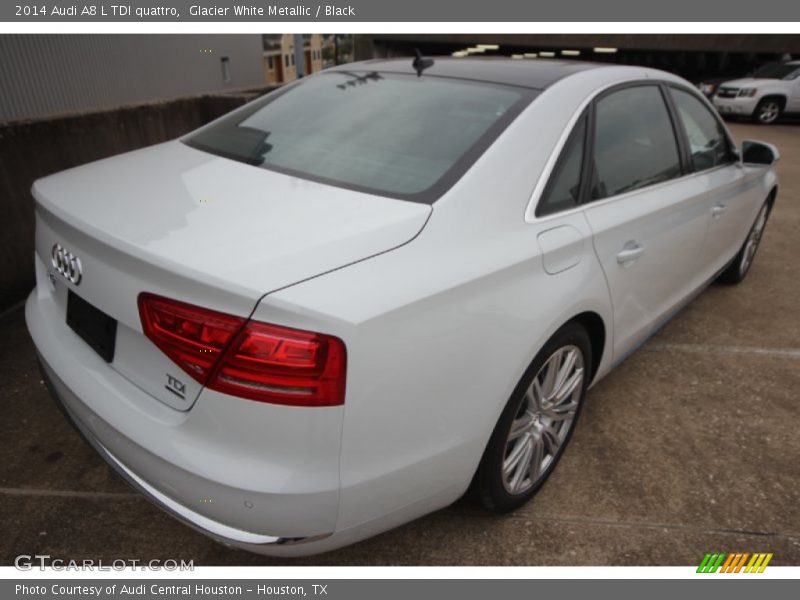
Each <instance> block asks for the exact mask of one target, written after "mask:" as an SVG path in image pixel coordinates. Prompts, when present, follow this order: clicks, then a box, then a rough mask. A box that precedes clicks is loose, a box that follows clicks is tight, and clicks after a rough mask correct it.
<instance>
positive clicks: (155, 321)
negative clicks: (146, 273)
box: [139, 294, 245, 384]
mask: <svg viewBox="0 0 800 600" xmlns="http://www.w3.org/2000/svg"><path fill="white" fill-rule="evenodd" d="M139 316H140V317H141V319H142V329H143V330H144V334H145V335H146V336H147V337H148V338H150V340H151V341H152V342H153V343H154V344H155V345H156V346H158V347H159V348H160V349H161V351H162V352H163V353H164V354H166V355H167V356H169V357H170V358H171V359H172V360H173V361H175V363H176V364H177V365H178V366H179V367H180V368H181V369H183V370H184V371H186V372H187V373H188V374H189V375H191V376H192V377H193V378H194V379H196V380H197V381H199V382H200V383H202V384H205V383H206V382H207V381H208V376H209V375H210V374H211V370H212V369H213V367H214V365H216V363H217V360H218V359H219V357H220V355H221V354H222V352H223V350H225V349H226V348H227V347H228V344H229V343H230V341H231V339H233V336H234V335H236V333H237V332H238V331H239V330H240V329H241V328H242V326H243V325H244V321H245V320H244V319H241V318H239V317H232V316H230V315H226V314H223V313H219V312H216V311H213V310H207V309H205V308H200V307H198V306H192V305H191V304H186V303H184V302H178V301H177V300H170V299H168V298H161V297H160V296H155V295H153V294H139Z"/></svg>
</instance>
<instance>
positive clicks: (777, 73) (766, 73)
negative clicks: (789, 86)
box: [752, 63, 800, 79]
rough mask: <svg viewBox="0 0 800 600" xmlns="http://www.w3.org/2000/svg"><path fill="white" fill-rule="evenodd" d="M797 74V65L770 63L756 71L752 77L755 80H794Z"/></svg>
mask: <svg viewBox="0 0 800 600" xmlns="http://www.w3.org/2000/svg"><path fill="white" fill-rule="evenodd" d="M798 72H800V67H799V66H798V65H787V64H782V63H770V64H767V65H764V66H763V67H759V68H758V69H756V70H755V72H754V73H753V75H752V76H753V77H755V78H756V79H784V78H786V79H794V78H795V77H797V74H798Z"/></svg>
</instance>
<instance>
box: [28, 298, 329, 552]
mask: <svg viewBox="0 0 800 600" xmlns="http://www.w3.org/2000/svg"><path fill="white" fill-rule="evenodd" d="M51 308H52V307H51V306H48V301H47V299H46V298H39V297H37V291H36V290H34V292H33V293H32V294H31V296H30V297H29V299H28V302H27V305H26V321H27V323H28V329H29V331H30V332H31V336H32V337H33V340H34V343H35V345H36V348H37V354H38V356H39V361H40V365H41V368H42V373H43V377H44V380H45V381H46V383H47V385H48V388H49V389H50V391H51V393H52V395H53V396H54V398H55V399H56V402H57V403H58V404H59V406H60V407H61V408H62V411H63V412H64V413H65V414H66V416H67V417H68V419H69V420H70V421H71V422H72V423H73V424H74V425H75V427H76V428H77V429H78V430H79V431H80V432H81V434H82V435H83V436H84V437H85V438H86V440H87V441H88V442H89V444H90V445H91V446H93V447H94V448H95V450H97V452H98V453H99V454H100V456H101V457H102V458H103V459H105V461H106V462H107V463H108V464H109V465H110V466H111V467H112V468H114V469H115V470H116V471H117V472H118V473H119V474H120V475H121V476H122V477H123V478H124V479H125V480H127V481H128V482H129V483H130V484H131V485H132V486H133V487H134V488H136V489H137V490H139V491H140V492H141V493H142V494H144V495H145V496H146V497H147V498H148V499H150V500H151V501H152V502H154V503H155V504H156V505H157V506H159V507H160V508H162V509H164V510H165V511H167V512H168V513H170V514H171V515H173V516H174V517H176V518H178V519H179V520H181V521H182V522H184V523H186V524H187V525H189V526H191V527H192V528H194V529H196V530H198V531H200V532H202V533H204V534H206V535H208V536H210V537H212V538H214V539H215V540H217V541H219V542H222V543H224V544H227V545H230V546H236V547H239V548H243V549H247V550H250V551H254V552H259V553H262V554H275V555H294V554H310V553H313V552H315V551H317V550H316V549H315V546H316V545H317V544H318V543H319V542H321V541H323V540H327V541H329V538H330V536H331V535H332V533H333V531H334V529H335V523H336V517H337V512H338V495H339V490H338V468H336V467H338V464H336V466H333V464H334V463H330V464H331V466H333V468H332V471H333V472H332V473H330V474H329V475H330V477H324V476H317V477H315V473H318V472H319V469H321V468H322V467H323V466H324V464H323V463H322V462H321V461H324V460H328V458H327V453H326V457H321V458H320V459H319V460H318V461H317V462H316V464H315V463H314V461H313V460H311V457H310V456H307V457H306V459H307V464H308V470H307V471H306V472H305V473H303V472H300V473H297V471H300V469H298V468H296V467H294V463H293V462H292V461H293V460H294V457H293V456H292V455H291V454H292V453H291V452H290V454H289V456H287V457H285V459H284V460H282V457H280V456H278V457H276V456H270V455H269V454H274V451H273V452H271V453H270V452H267V451H268V450H270V446H269V444H268V443H262V444H261V446H259V445H258V439H257V438H250V439H248V438H249V432H251V431H253V427H252V423H250V427H248V423H243V424H242V427H241V430H240V431H237V430H231V429H232V428H231V427H230V421H228V422H226V421H224V419H223V417H222V416H221V415H217V418H216V419H215V418H214V417H213V415H214V414H215V413H214V412H213V407H211V408H209V407H208V406H207V407H206V408H205V413H204V411H203V409H201V410H199V411H198V413H195V414H193V413H194V411H195V410H197V407H195V408H194V409H193V410H192V411H190V412H189V413H179V412H178V411H174V410H172V409H169V408H167V407H164V406H163V405H160V403H158V402H157V401H156V400H155V399H152V398H149V397H148V396H147V395H146V393H145V392H143V391H142V390H140V389H139V388H137V387H136V386H134V385H133V384H131V383H130V382H128V381H127V380H126V379H124V378H123V377H122V376H121V375H119V374H118V373H116V371H114V370H113V369H112V368H111V367H110V366H109V365H107V364H106V363H105V362H103V361H102V359H100V358H99V356H97V355H96V354H94V352H93V351H92V350H91V349H90V348H89V347H88V346H86V345H85V344H84V343H83V342H82V340H80V339H79V338H78V337H77V336H76V335H74V334H73V333H72V332H71V330H69V329H68V328H66V325H65V324H64V323H63V320H62V319H60V318H59V315H57V314H53V311H52V310H51ZM237 400H238V399H237ZM147 402H149V403H150V405H149V406H148V405H146V403H147ZM241 402H243V403H245V404H244V407H245V408H244V410H251V411H252V410H256V412H255V413H253V412H250V413H249V414H250V421H253V420H254V419H255V416H256V415H258V414H259V413H258V408H259V406H260V405H259V403H250V402H248V401H241ZM142 403H144V404H142ZM212 404H213V403H212ZM147 408H150V409H152V410H153V411H160V412H152V413H149V414H148V412H147V410H146V409H147ZM219 408H220V410H222V411H224V412H228V413H229V412H230V407H229V406H225V405H222V406H221V407H219ZM265 410H266V413H265V414H266V416H267V418H266V419H265V420H264V421H263V422H261V423H260V426H261V432H262V437H263V436H268V435H269V432H270V423H269V418H268V417H270V416H271V417H275V413H270V412H269V409H268V408H267V409H265ZM171 413H174V414H171ZM298 420H299V421H300V422H302V416H301V417H300V418H299V419H298ZM336 422H337V425H336V428H337V429H336V435H337V436H339V435H340V428H339V426H338V420H336ZM226 425H228V427H226ZM272 426H275V423H272ZM280 426H281V427H285V426H286V424H285V423H281V424H280ZM256 429H258V428H256ZM301 429H302V428H301ZM132 432H133V433H132ZM206 436H207V438H208V439H207V442H208V444H207V445H208V447H207V448H206V447H204V446H203V442H204V440H205V439H206ZM273 437H280V434H279V433H276V434H275V435H274V436H273ZM156 440H161V441H162V443H157V441H156ZM165 441H166V442H167V443H163V442H165ZM192 444H194V446H192ZM336 444H338V437H337V441H336ZM247 447H249V448H250V450H251V453H250V455H248V454H246V453H243V450H246V449H247ZM193 449H196V450H197V451H196V452H192V450H193ZM273 450H274V449H273ZM290 450H291V449H290ZM204 452H205V453H206V454H203V453H204ZM318 452H319V449H318V448H317V449H316V450H315V453H318ZM220 453H224V454H225V455H223V456H219V454H220ZM198 454H200V456H198ZM261 454H267V455H266V456H261ZM213 456H217V460H216V461H214V460H212V457H213ZM334 456H335V457H336V458H337V460H338V453H335V454H334ZM280 464H283V465H284V468H283V477H279V476H277V474H280V473H281V471H280V469H279V468H278V467H279V466H280ZM265 472H267V474H268V475H271V476H269V477H265V476H264V474H265ZM303 476H305V478H307V479H311V481H307V482H304V481H303V479H301V477H303ZM237 483H238V484H237Z"/></svg>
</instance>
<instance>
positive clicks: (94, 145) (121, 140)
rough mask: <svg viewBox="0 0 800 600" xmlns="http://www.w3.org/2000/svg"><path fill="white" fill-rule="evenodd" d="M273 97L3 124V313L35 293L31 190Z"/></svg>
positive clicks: (235, 96) (184, 101)
mask: <svg viewBox="0 0 800 600" xmlns="http://www.w3.org/2000/svg"><path fill="white" fill-rule="evenodd" d="M269 89H270V88H263V89H262V90H260V91H254V92H248V93H242V92H230V93H226V94H216V95H200V96H189V97H184V98H179V99H173V100H167V101H162V102H152V103H147V104H137V105H135V106H125V107H120V108H114V109H110V110H102V111H91V112H81V113H80V114H72V115H59V116H53V117H48V118H41V119H36V120H30V121H27V120H23V121H14V122H10V123H0V157H2V158H1V159H0V215H2V226H0V313H2V312H3V310H5V309H6V308H8V307H9V306H12V305H14V304H15V303H17V302H19V301H21V300H22V299H23V298H25V296H26V295H27V294H28V293H29V292H30V290H31V289H32V288H33V285H34V272H33V237H34V218H33V198H32V197H31V194H30V189H31V185H32V184H33V182H34V181H35V180H36V179H38V178H39V177H43V176H44V175H49V174H51V173H56V172H58V171H63V170H64V169H68V168H70V167H75V166H77V165H82V164H85V163H87V162H90V161H93V160H98V159H101V158H106V157H108V156H112V155H114V154H119V153H121V152H127V151H129V150H135V149H137V148H141V147H143V146H149V145H151V144H156V143H158V142H164V141H166V140H169V139H174V138H176V137H178V136H181V135H183V134H185V133H188V132H189V131H191V130H193V129H196V128H197V127H200V126H201V125H204V124H205V123H208V122H209V121H211V120H212V119H215V118H217V117H219V116H221V115H223V114H225V113H227V112H228V111H230V110H233V109H234V108H237V107H239V106H241V105H243V104H244V103H245V102H248V101H250V100H253V99H254V98H256V97H257V96H258V95H259V94H260V93H264V92H266V91H269Z"/></svg>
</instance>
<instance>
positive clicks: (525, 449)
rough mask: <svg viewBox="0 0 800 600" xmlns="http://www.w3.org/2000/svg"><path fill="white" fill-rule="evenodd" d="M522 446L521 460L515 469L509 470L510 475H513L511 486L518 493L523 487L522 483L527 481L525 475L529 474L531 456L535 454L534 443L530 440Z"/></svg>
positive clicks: (516, 463)
mask: <svg viewBox="0 0 800 600" xmlns="http://www.w3.org/2000/svg"><path fill="white" fill-rule="evenodd" d="M520 445H521V446H522V450H521V451H520V453H519V458H518V459H517V460H516V462H515V464H514V467H513V469H510V470H509V474H511V473H513V476H512V477H511V481H510V482H509V485H510V487H511V489H512V490H514V491H518V490H519V489H520V488H521V487H522V482H523V481H524V480H525V474H526V473H527V472H528V469H529V465H530V461H531V455H532V454H533V441H532V440H531V439H530V438H529V439H527V440H526V441H525V443H524V444H520Z"/></svg>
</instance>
